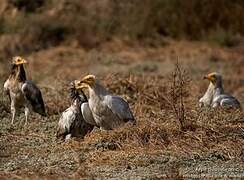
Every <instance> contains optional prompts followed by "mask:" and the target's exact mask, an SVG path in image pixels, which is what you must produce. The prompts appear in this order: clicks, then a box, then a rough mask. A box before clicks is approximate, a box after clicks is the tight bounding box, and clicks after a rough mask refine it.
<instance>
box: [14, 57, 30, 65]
mask: <svg viewBox="0 0 244 180" xmlns="http://www.w3.org/2000/svg"><path fill="white" fill-rule="evenodd" d="M27 63H28V62H27V61H26V60H25V59H24V58H22V57H20V56H16V57H14V58H13V64H15V65H21V64H27Z"/></svg>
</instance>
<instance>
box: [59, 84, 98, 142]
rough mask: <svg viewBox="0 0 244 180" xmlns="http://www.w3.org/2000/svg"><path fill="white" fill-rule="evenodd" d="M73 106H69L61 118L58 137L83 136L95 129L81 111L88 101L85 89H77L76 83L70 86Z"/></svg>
mask: <svg viewBox="0 0 244 180" xmlns="http://www.w3.org/2000/svg"><path fill="white" fill-rule="evenodd" d="M70 98H71V106H70V107H69V108H67V109H66V110H65V111H64V112H63V113H62V114H61V117H60V119H59V123H58V130H57V138H62V139H69V138H70V137H81V138H83V137H84V136H85V135H86V134H87V133H89V132H90V131H91V130H92V129H93V127H94V126H93V125H91V124H88V123H87V122H85V121H84V119H83V116H82V113H81V105H82V104H84V103H86V102H87V98H86V96H85V94H84V93H83V91H81V93H80V94H79V92H78V91H77V90H76V89H75V86H74V83H73V82H72V83H71V87H70ZM91 118H92V116H91Z"/></svg>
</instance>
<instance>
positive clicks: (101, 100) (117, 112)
mask: <svg viewBox="0 0 244 180" xmlns="http://www.w3.org/2000/svg"><path fill="white" fill-rule="evenodd" d="M75 87H76V89H84V88H87V89H88V92H89V99H88V103H84V104H83V105H82V106H81V111H82V114H83V116H84V120H85V121H87V122H88V123H90V124H94V125H96V126H98V127H100V128H101V129H104V130H111V129H114V128H117V127H119V126H121V125H123V124H125V123H127V122H132V123H133V124H136V120H135V118H134V116H133V114H132V112H131V110H130V107H129V105H128V103H127V102H126V101H125V100H124V99H123V98H121V97H119V96H114V95H111V94H110V93H109V92H108V91H107V90H106V89H105V88H104V87H103V86H102V85H101V84H100V83H99V81H98V80H97V78H96V77H95V76H94V75H87V76H85V77H84V78H82V79H81V80H77V81H75ZM91 116H92V117H93V118H90V117H91Z"/></svg>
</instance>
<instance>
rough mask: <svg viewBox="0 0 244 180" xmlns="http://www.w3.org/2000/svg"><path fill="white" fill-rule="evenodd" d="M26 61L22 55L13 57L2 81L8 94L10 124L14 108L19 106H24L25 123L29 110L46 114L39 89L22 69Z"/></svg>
mask: <svg viewBox="0 0 244 180" xmlns="http://www.w3.org/2000/svg"><path fill="white" fill-rule="evenodd" d="M26 63H27V61H26V60H25V59H23V58H22V57H19V56H16V57H13V59H12V63H11V65H12V67H11V73H10V75H9V78H8V79H7V80H6V81H5V83H4V91H5V93H6V94H7V95H8V96H9V99H10V103H11V113H12V121H11V124H13V123H14V119H15V114H16V110H17V109H18V108H21V107H24V108H25V125H26V124H27V120H28V115H29V113H30V111H31V110H33V111H34V112H36V113H38V114H40V115H42V116H46V112H45V106H44V102H43V99H42V94H41V91H40V90H39V88H38V87H37V86H36V85H35V84H34V83H33V82H32V81H28V80H26V74H25V69H24V64H26Z"/></svg>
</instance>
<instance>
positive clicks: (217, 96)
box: [199, 72, 241, 108]
mask: <svg viewBox="0 0 244 180" xmlns="http://www.w3.org/2000/svg"><path fill="white" fill-rule="evenodd" d="M204 79H207V80H209V81H210V84H209V86H208V89H207V91H206V93H205V94H204V96H203V97H202V98H201V99H200V100H199V102H200V107H203V106H209V107H218V106H222V107H229V108H241V104H240V102H239V101H238V100H237V99H236V98H235V97H233V96H231V95H229V94H226V93H225V92H224V89H223V85H222V76H221V75H220V74H219V73H216V72H213V73H210V74H208V75H206V76H204Z"/></svg>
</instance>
